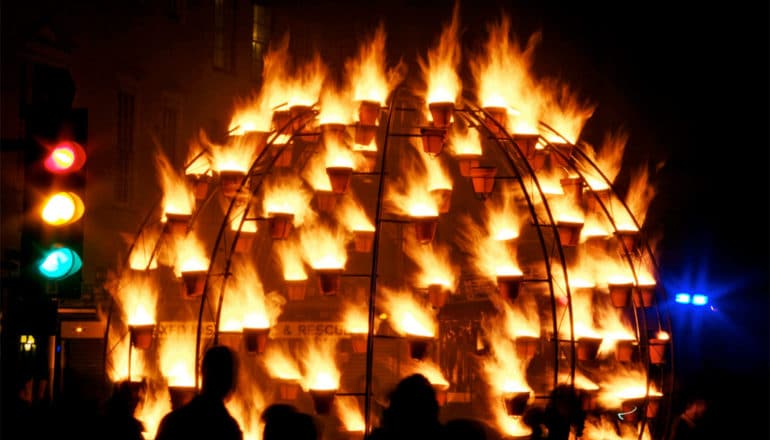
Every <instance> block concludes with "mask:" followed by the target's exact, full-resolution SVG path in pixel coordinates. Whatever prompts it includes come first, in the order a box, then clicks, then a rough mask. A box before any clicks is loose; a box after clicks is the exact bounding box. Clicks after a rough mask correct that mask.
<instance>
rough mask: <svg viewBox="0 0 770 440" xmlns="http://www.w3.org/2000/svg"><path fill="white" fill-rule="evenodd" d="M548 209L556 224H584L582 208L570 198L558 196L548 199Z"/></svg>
mask: <svg viewBox="0 0 770 440" xmlns="http://www.w3.org/2000/svg"><path fill="white" fill-rule="evenodd" d="M548 207H549V208H550V210H551V214H552V215H553V217H554V220H555V221H556V222H566V223H585V214H584V213H583V208H581V207H580V205H579V204H578V203H577V201H576V200H572V199H571V198H570V197H564V196H559V195H556V196H553V197H549V198H548Z"/></svg>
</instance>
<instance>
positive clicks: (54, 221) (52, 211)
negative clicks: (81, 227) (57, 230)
mask: <svg viewBox="0 0 770 440" xmlns="http://www.w3.org/2000/svg"><path fill="white" fill-rule="evenodd" d="M84 211H85V206H84V205H83V200H82V199H81V198H80V196H78V195H77V194H75V193H73V192H67V191H62V192H58V193H56V194H54V195H53V196H51V197H50V198H49V199H48V200H47V201H46V202H45V207H43V211H42V213H41V217H42V219H43V221H45V222H46V223H48V224H49V225H54V226H61V225H66V224H70V223H74V222H76V221H78V220H80V218H81V217H82V216H83V213H84Z"/></svg>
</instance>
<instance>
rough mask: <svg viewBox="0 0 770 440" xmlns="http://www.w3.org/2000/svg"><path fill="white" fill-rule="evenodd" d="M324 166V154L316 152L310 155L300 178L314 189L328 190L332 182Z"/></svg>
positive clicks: (330, 188)
mask: <svg viewBox="0 0 770 440" xmlns="http://www.w3.org/2000/svg"><path fill="white" fill-rule="evenodd" d="M326 166H327V165H326V155H325V154H316V155H313V156H311V157H310V159H309V160H308V161H307V164H306V165H305V168H304V169H303V170H302V178H303V179H305V181H306V182H307V183H308V185H310V186H311V187H312V188H313V190H315V191H324V192H330V191H331V190H332V183H331V180H329V174H328V173H327V172H326Z"/></svg>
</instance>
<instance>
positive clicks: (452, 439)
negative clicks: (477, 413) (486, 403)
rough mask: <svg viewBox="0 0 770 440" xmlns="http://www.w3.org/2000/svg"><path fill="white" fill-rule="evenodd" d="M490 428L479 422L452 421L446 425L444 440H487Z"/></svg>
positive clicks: (469, 420)
mask: <svg viewBox="0 0 770 440" xmlns="http://www.w3.org/2000/svg"><path fill="white" fill-rule="evenodd" d="M487 431H488V427H487V426H486V425H485V424H484V423H482V422H480V421H478V420H473V419H466V418H457V419H452V420H450V421H448V422H446V423H445V424H444V435H443V437H442V438H443V439H444V440H487V438H488V437H489V436H488V435H487Z"/></svg>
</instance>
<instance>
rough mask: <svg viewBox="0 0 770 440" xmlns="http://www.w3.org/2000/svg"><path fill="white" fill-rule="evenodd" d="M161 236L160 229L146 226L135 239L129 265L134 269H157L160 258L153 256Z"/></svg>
mask: <svg viewBox="0 0 770 440" xmlns="http://www.w3.org/2000/svg"><path fill="white" fill-rule="evenodd" d="M159 238H160V231H159V230H158V229H153V228H144V229H142V232H141V233H140V234H139V237H138V238H137V239H136V240H135V241H134V247H133V248H132V249H131V255H129V257H128V265H129V267H130V268H131V269H133V270H145V269H148V265H149V269H155V268H157V267H158V259H157V258H153V250H154V249H155V243H157V241H158V239H159Z"/></svg>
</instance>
